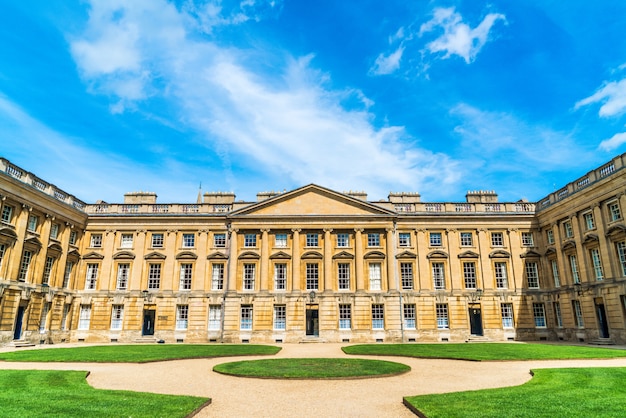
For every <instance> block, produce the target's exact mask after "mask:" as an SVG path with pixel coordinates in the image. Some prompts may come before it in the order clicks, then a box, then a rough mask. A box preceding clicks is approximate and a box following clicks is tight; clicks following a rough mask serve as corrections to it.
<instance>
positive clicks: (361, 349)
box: [342, 343, 626, 361]
mask: <svg viewBox="0 0 626 418" xmlns="http://www.w3.org/2000/svg"><path fill="white" fill-rule="evenodd" d="M342 350H343V352H344V353H346V354H358V355H375V356H402V357H418V358H437V359H454V360H474V361H486V360H487V361H488V360H565V359H600V358H615V357H626V350H620V349H614V348H599V347H584V346H574V345H552V344H535V343H532V344H519V343H471V344H468V343H463V344H362V345H351V346H347V347H342Z"/></svg>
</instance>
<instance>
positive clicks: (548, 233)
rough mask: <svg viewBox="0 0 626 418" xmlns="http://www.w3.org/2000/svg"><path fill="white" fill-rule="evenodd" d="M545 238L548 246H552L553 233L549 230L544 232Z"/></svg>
mask: <svg viewBox="0 0 626 418" xmlns="http://www.w3.org/2000/svg"><path fill="white" fill-rule="evenodd" d="M546 238H547V240H548V244H554V232H553V231H552V230H551V229H548V230H547V231H546Z"/></svg>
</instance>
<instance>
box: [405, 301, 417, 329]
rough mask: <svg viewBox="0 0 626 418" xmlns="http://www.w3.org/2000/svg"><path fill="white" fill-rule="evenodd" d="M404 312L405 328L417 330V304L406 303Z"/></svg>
mask: <svg viewBox="0 0 626 418" xmlns="http://www.w3.org/2000/svg"><path fill="white" fill-rule="evenodd" d="M402 311H403V314H404V328H405V329H415V328H416V326H417V325H416V321H415V304H414V303H405V304H404V307H403V309H402Z"/></svg>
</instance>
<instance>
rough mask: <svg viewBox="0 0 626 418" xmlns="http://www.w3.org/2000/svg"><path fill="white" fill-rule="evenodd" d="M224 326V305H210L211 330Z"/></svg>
mask: <svg viewBox="0 0 626 418" xmlns="http://www.w3.org/2000/svg"><path fill="white" fill-rule="evenodd" d="M221 326H222V307H221V306H220V305H210V306H209V330H210V331H217V330H219V329H220V328H221Z"/></svg>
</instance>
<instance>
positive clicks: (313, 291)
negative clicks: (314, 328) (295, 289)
mask: <svg viewBox="0 0 626 418" xmlns="http://www.w3.org/2000/svg"><path fill="white" fill-rule="evenodd" d="M309 301H310V302H311V303H313V302H315V290H311V292H310V293H309Z"/></svg>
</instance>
